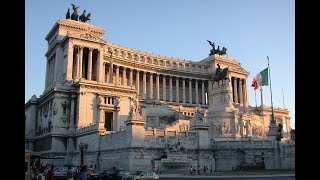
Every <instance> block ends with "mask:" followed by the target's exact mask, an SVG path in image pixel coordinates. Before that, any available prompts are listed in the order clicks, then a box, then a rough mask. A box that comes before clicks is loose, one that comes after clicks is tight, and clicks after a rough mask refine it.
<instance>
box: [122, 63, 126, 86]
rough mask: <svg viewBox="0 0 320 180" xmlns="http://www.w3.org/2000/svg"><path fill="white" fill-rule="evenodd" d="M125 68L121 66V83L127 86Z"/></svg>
mask: <svg viewBox="0 0 320 180" xmlns="http://www.w3.org/2000/svg"><path fill="white" fill-rule="evenodd" d="M126 79H127V68H126V67H122V82H121V84H122V85H124V86H127V80H126Z"/></svg>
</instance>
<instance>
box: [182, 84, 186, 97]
mask: <svg viewBox="0 0 320 180" xmlns="http://www.w3.org/2000/svg"><path fill="white" fill-rule="evenodd" d="M182 102H183V103H186V78H182Z"/></svg>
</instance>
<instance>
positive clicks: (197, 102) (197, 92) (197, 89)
mask: <svg viewBox="0 0 320 180" xmlns="http://www.w3.org/2000/svg"><path fill="white" fill-rule="evenodd" d="M194 83H195V88H196V104H199V87H198V79H196V80H195V81H194Z"/></svg>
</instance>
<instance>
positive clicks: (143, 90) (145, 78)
mask: <svg viewBox="0 0 320 180" xmlns="http://www.w3.org/2000/svg"><path fill="white" fill-rule="evenodd" d="M146 95H147V72H146V71H144V72H143V77H142V96H144V98H145V97H146Z"/></svg>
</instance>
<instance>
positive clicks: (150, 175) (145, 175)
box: [122, 170, 159, 180]
mask: <svg viewBox="0 0 320 180" xmlns="http://www.w3.org/2000/svg"><path fill="white" fill-rule="evenodd" d="M122 180H159V176H158V175H157V174H156V173H154V172H153V171H149V170H143V171H137V172H136V173H135V174H130V175H128V176H123V177H122Z"/></svg>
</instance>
